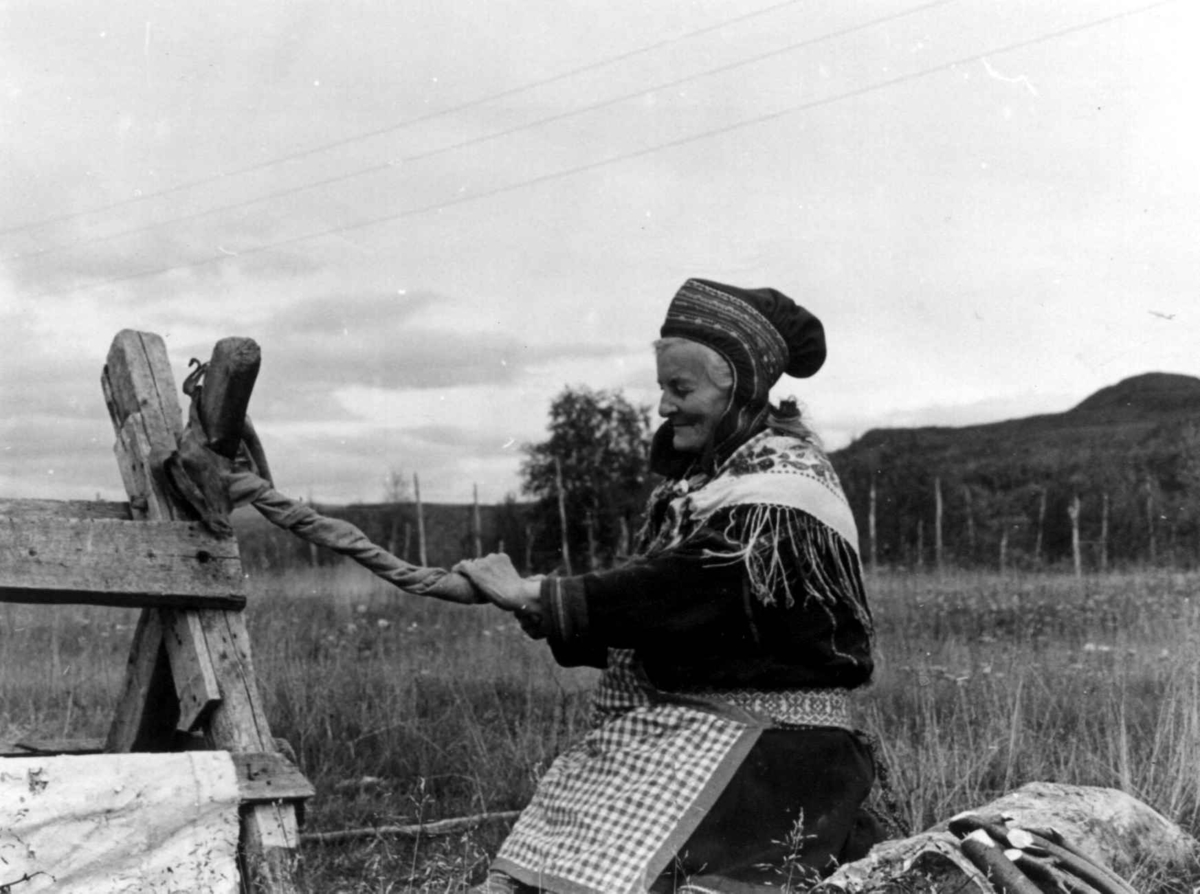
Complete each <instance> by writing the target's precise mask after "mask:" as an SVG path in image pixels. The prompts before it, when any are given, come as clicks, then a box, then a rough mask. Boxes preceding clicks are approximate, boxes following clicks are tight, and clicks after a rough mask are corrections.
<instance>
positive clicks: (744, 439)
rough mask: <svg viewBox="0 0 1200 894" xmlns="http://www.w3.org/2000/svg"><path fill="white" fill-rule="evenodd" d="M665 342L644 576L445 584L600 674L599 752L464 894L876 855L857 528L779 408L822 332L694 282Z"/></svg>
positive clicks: (623, 888)
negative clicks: (857, 707)
mask: <svg viewBox="0 0 1200 894" xmlns="http://www.w3.org/2000/svg"><path fill="white" fill-rule="evenodd" d="M661 335H662V338H661V340H660V341H658V342H656V344H655V349H656V352H657V361H658V384H659V387H660V388H661V389H662V399H661V401H660V403H659V408H658V411H659V414H660V415H661V416H662V417H664V419H665V420H666V421H665V423H664V424H663V425H662V427H661V428H660V429H659V430H658V432H657V433H656V434H655V437H654V441H653V445H652V448H651V456H650V462H651V468H652V470H653V471H654V472H656V473H658V474H660V475H661V476H663V482H662V484H661V485H660V486H659V487H658V488H657V489H656V490H655V491H654V493H653V494H652V496H651V498H650V501H649V505H648V509H647V513H648V515H647V519H646V524H645V527H644V528H643V530H642V533H641V538H640V544H639V548H638V553H637V555H636V556H635V558H634V559H633V560H632V561H630V562H629V563H627V564H625V565H623V566H621V567H619V568H615V569H613V570H610V571H601V572H595V573H590V574H585V575H582V576H578V577H566V578H547V579H544V580H539V579H523V578H521V577H520V576H519V575H518V574H517V573H516V571H515V570H514V569H513V566H512V564H511V562H509V560H508V559H507V557H506V556H504V555H502V554H500V555H492V556H488V557H485V558H483V559H478V560H474V561H468V562H464V563H462V564H460V565H459V566H457V568H456V569H455V570H457V571H460V572H462V573H463V574H465V575H467V576H468V577H469V578H470V579H471V581H472V582H473V583H474V584H475V585H476V586H477V587H478V588H479V589H480V590H482V591H483V592H484V593H486V594H487V596H488V597H489V598H490V599H491V600H492V601H493V602H494V603H496V604H497V605H499V606H500V607H501V608H504V609H507V610H509V611H513V612H515V613H516V615H517V617H518V619H519V620H520V622H521V624H522V627H523V628H524V629H525V630H526V632H528V633H530V634H531V635H533V636H535V637H544V638H546V639H547V640H548V641H549V645H550V648H551V650H552V651H553V654H554V657H555V659H556V660H557V661H558V662H559V663H560V664H562V665H565V666H576V665H591V666H594V667H598V668H603V669H604V674H603V676H602V678H601V682H600V685H599V687H598V689H597V691H596V693H595V695H594V701H593V728H592V729H591V731H590V733H589V734H588V735H587V737H586V738H585V739H584V740H583V741H582V742H580V743H578V744H577V745H576V746H575V747H573V748H571V749H570V750H568V751H567V752H566V753H564V754H562V755H561V756H560V757H559V758H558V759H557V760H556V761H555V762H554V763H553V765H552V766H551V767H550V768H549V770H548V771H547V772H546V774H545V776H543V777H542V779H541V780H540V782H539V784H538V787H537V791H536V792H535V794H534V796H533V799H532V801H531V802H530V804H529V806H528V807H527V808H526V809H525V810H524V811H523V812H522V814H521V817H520V819H519V820H518V821H517V823H516V825H515V826H514V828H513V830H512V833H511V834H510V835H509V837H508V839H507V840H506V841H505V843H504V844H503V846H502V847H501V849H500V852H499V854H498V855H497V857H496V859H495V861H494V863H493V864H492V867H491V872H490V875H489V877H488V880H487V882H486V883H485V884H484V885H482V886H481V887H479V888H477V889H476V891H478V892H488V894H491V892H532V891H547V892H556V894H624V892H645V891H651V892H655V894H658V892H668V891H672V892H673V891H678V892H695V894H700V892H727V894H732V892H739V894H740V892H759V891H763V892H765V891H777V890H779V888H780V887H782V886H783V885H784V884H785V883H787V884H792V885H797V884H801V885H802V884H806V883H810V882H811V881H813V880H814V879H816V878H818V877H819V876H820V875H822V874H825V873H827V872H828V871H830V870H831V869H832V868H833V867H834V866H835V865H837V864H838V863H841V862H845V861H848V860H851V859H856V858H857V857H859V856H861V855H862V854H863V853H865V851H866V849H867V848H869V847H870V845H871V843H873V842H874V841H875V840H877V829H878V827H877V826H876V825H875V824H874V823H872V822H871V821H870V820H869V818H868V817H867V815H866V814H865V813H864V812H863V811H862V810H861V809H860V808H861V805H862V804H863V802H864V800H865V799H866V797H867V795H868V793H869V791H870V789H871V786H872V783H873V780H874V765H873V762H872V757H871V752H870V749H869V747H868V745H867V743H866V742H865V741H864V739H863V738H862V736H861V735H860V734H859V733H856V732H855V729H854V727H853V725H852V722H851V719H850V716H849V705H848V702H849V697H848V693H849V691H850V690H852V689H855V688H857V687H860V686H863V685H865V684H866V683H867V682H868V681H869V680H870V678H871V672H872V657H871V637H872V623H871V614H870V611H869V609H868V607H867V601H866V597H865V595H864V593H863V583H862V576H861V566H860V563H859V558H858V553H857V534H856V531H855V526H854V519H853V517H852V515H851V513H850V509H849V507H848V506H847V504H846V500H845V497H844V495H843V493H842V489H841V486H840V484H839V482H838V479H837V476H836V475H835V474H834V471H833V468H832V467H831V466H830V464H829V461H828V459H826V457H825V455H824V454H823V453H822V451H821V449H820V447H819V446H818V444H817V442H816V439H815V437H814V436H813V434H812V432H811V431H810V430H809V429H808V428H807V426H806V425H805V424H804V423H803V422H802V421H801V419H800V415H799V413H798V412H797V410H796V406H795V403H794V402H784V403H783V404H782V406H780V407H774V406H772V405H771V404H770V402H769V399H768V392H769V391H770V389H771V387H772V386H773V385H774V384H775V383H776V382H777V381H778V379H779V378H780V376H781V375H782V374H783V373H787V374H788V375H791V376H797V377H807V376H811V375H812V374H813V373H815V372H816V371H817V370H818V369H819V368H820V367H821V365H822V363H823V362H824V360H825V338H824V330H823V328H822V326H821V323H820V322H819V321H818V320H817V318H816V317H814V316H813V315H812V314H811V313H809V312H808V311H806V310H804V309H803V308H802V307H799V306H798V305H796V304H795V303H794V302H793V301H791V299H789V298H787V297H786V296H785V295H782V294H781V293H779V292H777V291H775V290H773V289H741V288H735V287H733V286H727V285H721V284H719V283H714V282H708V281H705V280H698V279H693V280H689V281H688V282H686V283H685V284H684V285H683V287H682V288H681V289H680V290H679V292H678V294H676V296H675V298H674V299H673V301H672V302H671V305H670V307H669V308H668V310H667V317H666V321H665V322H664V324H663V326H662V332H661Z"/></svg>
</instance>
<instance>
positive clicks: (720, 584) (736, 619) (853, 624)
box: [543, 507, 873, 690]
mask: <svg viewBox="0 0 1200 894" xmlns="http://www.w3.org/2000/svg"><path fill="white" fill-rule="evenodd" d="M795 512H796V514H797V516H798V519H797V520H798V521H799V522H800V524H799V525H797V527H798V528H799V529H800V530H802V531H804V532H805V533H808V532H810V531H811V529H813V528H815V527H816V526H821V522H818V521H817V520H816V519H814V518H812V517H811V516H809V515H807V514H805V513H803V512H802V511H800V510H795ZM747 513H748V510H746V509H743V508H740V507H734V508H732V509H727V510H722V512H721V514H720V516H719V517H716V518H714V519H713V521H712V522H711V523H710V524H707V525H706V526H705V530H704V531H702V532H700V536H697V537H693V538H692V539H691V540H690V541H689V542H687V543H686V544H685V545H682V546H680V547H678V548H676V549H673V550H670V551H668V552H664V553H662V554H660V555H658V556H654V557H651V558H645V559H639V560H635V561H633V562H630V563H629V564H627V565H625V566H623V567H621V568H616V569H613V570H611V571H604V572H597V573H594V574H585V575H582V576H580V577H572V578H566V579H564V580H562V581H560V582H558V584H557V586H556V585H555V582H554V581H546V582H545V583H544V584H543V600H544V602H545V603H546V604H548V605H549V606H550V611H551V617H552V618H553V623H552V626H551V628H550V631H549V633H550V645H551V648H552V649H553V651H554V657H555V658H556V659H557V660H558V662H559V663H560V664H562V665H564V666H568V667H569V666H574V665H589V666H592V667H604V665H605V657H606V653H607V650H608V648H610V647H611V648H628V649H633V650H634V652H635V654H636V655H637V657H638V659H639V660H640V661H641V663H642V666H643V667H644V668H645V670H646V673H647V675H648V676H649V678H650V682H651V683H653V684H654V685H655V686H656V687H657V688H659V689H665V690H676V689H687V688H695V687H713V688H738V687H753V688H756V689H796V688H804V689H820V688H828V687H839V688H846V689H852V688H855V687H857V686H861V685H863V684H865V683H867V682H868V681H869V680H870V678H871V672H872V669H873V661H872V657H871V637H870V633H869V631H868V630H867V629H866V625H865V622H864V618H863V617H862V615H861V612H859V611H858V610H857V605H858V604H859V603H858V602H857V601H851V600H850V599H838V600H831V601H830V602H828V603H826V602H820V601H818V600H816V599H808V600H804V601H802V602H799V604H793V605H790V606H789V605H786V604H784V602H783V601H782V600H778V601H776V602H774V603H772V604H764V603H763V602H762V601H761V600H759V599H756V598H754V596H753V594H752V593H751V592H750V584H749V580H748V579H747V573H746V569H745V567H744V566H743V565H742V564H741V563H740V562H739V563H734V562H731V561H730V560H729V559H728V558H719V557H714V556H713V555H712V554H713V553H719V552H722V551H727V550H728V547H729V544H728V542H726V541H725V538H723V537H722V536H721V535H720V534H719V533H718V532H719V531H722V530H726V529H727V528H728V526H729V524H730V523H732V524H733V526H734V529H737V528H740V527H744V525H741V524H739V521H740V518H739V516H744V515H746V514H747ZM822 527H823V526H822ZM809 539H811V540H812V541H813V542H812V543H811V544H809V548H808V549H806V550H804V551H803V552H801V550H799V549H798V548H797V545H796V544H794V543H792V542H791V541H789V540H782V541H780V542H779V543H778V548H779V549H780V550H782V551H784V553H785V555H784V556H783V557H782V561H783V564H784V566H785V567H786V568H787V569H788V573H789V575H790V576H791V577H792V578H793V580H794V581H799V582H800V583H801V586H800V587H798V589H801V590H802V589H803V586H802V582H803V580H804V579H805V578H806V577H810V576H811V569H809V568H807V567H806V566H807V565H808V564H809V563H811V562H812V561H813V560H814V559H815V560H816V561H817V562H821V563H823V564H825V565H828V566H831V567H832V566H833V565H835V564H838V565H845V564H847V555H846V554H847V553H848V552H849V547H848V546H847V545H846V544H845V542H844V541H842V540H841V539H840V538H837V537H836V535H834V536H833V537H826V538H822V539H817V538H809ZM822 550H828V551H831V552H839V553H840V555H836V556H835V555H824V554H822V552H821V551H822ZM814 553H815V555H814ZM855 577H856V579H852V580H849V581H846V582H845V584H846V585H847V586H848V587H854V588H857V589H859V590H861V587H862V583H861V579H857V578H858V575H857V574H856V575H855ZM556 590H557V591H558V592H557V593H556V592H555V591H556Z"/></svg>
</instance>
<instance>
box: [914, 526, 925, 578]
mask: <svg viewBox="0 0 1200 894" xmlns="http://www.w3.org/2000/svg"><path fill="white" fill-rule="evenodd" d="M916 564H917V568H918V569H921V568H924V567H925V519H923V518H922V519H918V520H917V563H916Z"/></svg>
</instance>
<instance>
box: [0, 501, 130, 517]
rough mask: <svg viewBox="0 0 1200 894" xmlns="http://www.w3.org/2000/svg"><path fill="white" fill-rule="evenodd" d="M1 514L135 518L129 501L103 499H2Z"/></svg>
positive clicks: (0, 504) (0, 503)
mask: <svg viewBox="0 0 1200 894" xmlns="http://www.w3.org/2000/svg"><path fill="white" fill-rule="evenodd" d="M0 515H11V516H19V517H20V518H21V519H35V518H82V519H99V518H114V519H122V520H125V521H128V520H129V519H131V518H133V515H132V514H131V513H130V511H129V504H128V503H112V502H106V501H103V500H5V499H0Z"/></svg>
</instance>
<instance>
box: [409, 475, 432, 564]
mask: <svg viewBox="0 0 1200 894" xmlns="http://www.w3.org/2000/svg"><path fill="white" fill-rule="evenodd" d="M413 499H414V500H415V501H416V504H417V559H418V562H417V564H418V565H421V566H426V565H428V564H429V560H428V559H427V558H426V556H425V507H424V506H423V505H421V479H420V478H419V477H417V473H416V472H413Z"/></svg>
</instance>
